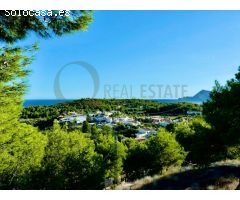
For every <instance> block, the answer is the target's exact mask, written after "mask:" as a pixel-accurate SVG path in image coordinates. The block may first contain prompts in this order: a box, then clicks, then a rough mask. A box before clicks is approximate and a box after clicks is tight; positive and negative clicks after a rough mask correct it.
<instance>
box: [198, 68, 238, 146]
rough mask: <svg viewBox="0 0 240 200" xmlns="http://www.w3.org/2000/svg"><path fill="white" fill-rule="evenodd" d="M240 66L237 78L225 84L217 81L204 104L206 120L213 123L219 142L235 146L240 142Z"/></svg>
mask: <svg viewBox="0 0 240 200" xmlns="http://www.w3.org/2000/svg"><path fill="white" fill-rule="evenodd" d="M239 94H240V67H239V71H238V73H237V74H236V75H235V79H231V80H229V81H227V84H226V85H225V86H221V85H220V84H219V83H218V82H216V86H215V87H214V89H213V91H212V92H211V93H210V97H211V99H210V100H209V101H207V102H206V103H204V104H203V114H204V117H205V118H206V121H207V122H208V123H210V124H211V125H212V128H213V131H214V132H215V133H216V137H218V139H219V142H220V143H221V144H222V145H225V146H232V145H233V146H234V145H236V144H239V142H240V135H239V133H240V95H239Z"/></svg>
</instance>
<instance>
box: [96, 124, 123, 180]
mask: <svg viewBox="0 0 240 200" xmlns="http://www.w3.org/2000/svg"><path fill="white" fill-rule="evenodd" d="M94 142H95V146H96V152H97V153H98V154H100V155H102V158H103V168H104V170H105V178H106V179H110V178H114V180H115V181H118V179H119V178H120V175H122V173H123V172H122V170H123V161H124V159H125V157H126V149H125V147H124V145H123V144H122V143H120V142H118V141H117V138H116V137H114V136H113V132H112V129H111V128H110V127H108V126H105V127H103V128H102V131H101V132H100V133H98V134H97V135H96V136H95V138H94Z"/></svg>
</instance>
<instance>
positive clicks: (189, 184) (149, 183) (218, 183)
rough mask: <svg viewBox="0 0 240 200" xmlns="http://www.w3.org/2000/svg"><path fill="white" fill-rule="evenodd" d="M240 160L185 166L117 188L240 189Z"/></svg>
mask: <svg viewBox="0 0 240 200" xmlns="http://www.w3.org/2000/svg"><path fill="white" fill-rule="evenodd" d="M239 178H240V161H236V160H235V161H225V162H219V163H215V164H213V165H212V166H210V167H208V168H204V169H191V168H183V169H181V170H178V171H176V170H175V171H174V172H173V171H171V172H170V173H169V172H168V174H165V175H163V176H158V175H156V176H154V177H145V178H143V179H140V180H137V181H136V182H134V183H124V184H122V185H120V186H118V187H117V188H116V189H141V190H185V189H197V190H199V189H200V190H201V189H204V190H205V189H230V190H233V189H234V190H235V189H240V182H239Z"/></svg>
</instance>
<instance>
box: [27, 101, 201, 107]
mask: <svg viewBox="0 0 240 200" xmlns="http://www.w3.org/2000/svg"><path fill="white" fill-rule="evenodd" d="M74 100H77V99H26V100H25V101H24V103H23V107H24V108H26V107H29V106H52V105H56V104H59V103H64V102H70V101H74ZM146 100H149V101H157V102H160V103H179V102H185V101H182V100H179V99H146ZM186 102H188V103H195V104H201V103H202V102H201V101H192V102H189V101H186Z"/></svg>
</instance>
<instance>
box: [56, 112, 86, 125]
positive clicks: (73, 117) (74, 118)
mask: <svg viewBox="0 0 240 200" xmlns="http://www.w3.org/2000/svg"><path fill="white" fill-rule="evenodd" d="M86 120H87V116H86V115H81V114H73V115H67V116H64V117H63V118H61V119H60V120H59V123H66V122H76V123H77V124H81V123H83V122H84V121H86Z"/></svg>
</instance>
